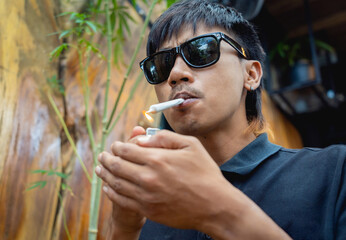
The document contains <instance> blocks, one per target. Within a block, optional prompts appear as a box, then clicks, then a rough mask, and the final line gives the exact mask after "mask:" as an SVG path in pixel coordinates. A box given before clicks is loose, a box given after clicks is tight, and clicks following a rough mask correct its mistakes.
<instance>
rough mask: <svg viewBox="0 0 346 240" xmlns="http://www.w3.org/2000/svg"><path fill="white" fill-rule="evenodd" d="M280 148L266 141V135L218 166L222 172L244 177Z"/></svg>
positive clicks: (262, 135)
mask: <svg viewBox="0 0 346 240" xmlns="http://www.w3.org/2000/svg"><path fill="white" fill-rule="evenodd" d="M280 148H281V146H278V145H275V144H273V143H271V142H269V140H268V136H267V134H266V133H263V134H261V135H259V136H258V137H257V138H256V139H255V140H254V141H252V142H251V143H250V144H249V145H247V146H246V147H245V148H243V149H242V150H241V151H240V152H238V153H237V154H236V155H235V156H234V157H232V158H231V159H230V160H228V161H227V162H225V163H224V164H222V165H221V166H220V168H221V170H222V171H225V172H233V173H237V174H241V175H245V174H248V173H250V172H251V171H252V170H254V169H255V168H256V167H257V166H258V165H259V164H260V163H261V162H263V161H264V160H265V159H266V158H268V157H269V156H271V155H273V154H274V153H276V152H277V151H279V150H280Z"/></svg>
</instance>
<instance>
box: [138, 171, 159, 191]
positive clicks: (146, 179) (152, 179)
mask: <svg viewBox="0 0 346 240" xmlns="http://www.w3.org/2000/svg"><path fill="white" fill-rule="evenodd" d="M139 181H140V183H141V185H142V186H143V187H144V188H146V189H152V188H153V187H155V185H156V183H157V177H156V176H155V175H154V174H148V173H146V174H141V175H140V176H139Z"/></svg>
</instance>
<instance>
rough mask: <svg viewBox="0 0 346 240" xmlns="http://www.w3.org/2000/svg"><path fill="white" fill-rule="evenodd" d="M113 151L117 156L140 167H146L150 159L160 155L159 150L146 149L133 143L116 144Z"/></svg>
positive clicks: (113, 145) (112, 147)
mask: <svg viewBox="0 0 346 240" xmlns="http://www.w3.org/2000/svg"><path fill="white" fill-rule="evenodd" d="M111 150H112V152H113V154H114V155H115V156H118V157H120V158H122V159H124V160H126V161H130V162H132V163H136V164H139V165H145V164H146V163H147V161H148V159H150V158H151V157H153V155H155V154H157V153H158V149H152V148H144V147H140V146H138V145H136V144H133V143H123V142H114V143H113V144H112V146H111Z"/></svg>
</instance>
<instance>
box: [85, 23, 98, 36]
mask: <svg viewBox="0 0 346 240" xmlns="http://www.w3.org/2000/svg"><path fill="white" fill-rule="evenodd" d="M85 23H86V24H87V25H88V26H89V27H90V28H91V29H92V30H93V31H94V32H95V33H96V32H97V26H96V25H95V24H94V23H93V22H91V21H85Z"/></svg>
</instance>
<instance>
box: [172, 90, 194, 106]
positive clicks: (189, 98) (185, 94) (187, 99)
mask: <svg viewBox="0 0 346 240" xmlns="http://www.w3.org/2000/svg"><path fill="white" fill-rule="evenodd" d="M177 98H182V99H184V100H185V101H184V102H183V103H182V104H180V105H178V106H176V107H175V108H177V109H181V108H184V107H186V106H188V105H190V104H191V103H193V102H195V101H196V100H198V99H199V97H198V96H196V95H194V94H192V93H189V92H180V93H177V94H175V95H174V97H173V99H177Z"/></svg>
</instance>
